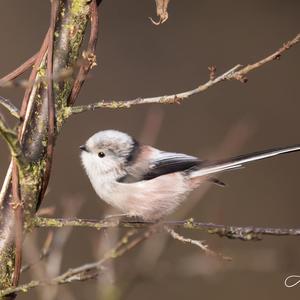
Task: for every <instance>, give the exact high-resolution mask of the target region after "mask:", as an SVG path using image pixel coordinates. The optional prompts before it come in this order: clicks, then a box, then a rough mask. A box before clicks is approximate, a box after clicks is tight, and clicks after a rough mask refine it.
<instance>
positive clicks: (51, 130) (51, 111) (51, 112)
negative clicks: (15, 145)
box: [37, 0, 58, 207]
mask: <svg viewBox="0 0 300 300" xmlns="http://www.w3.org/2000/svg"><path fill="white" fill-rule="evenodd" d="M57 10H58V1H57V0H53V1H52V2H51V16H50V27H49V34H48V39H49V41H48V53H47V97H48V136H47V139H48V144H47V150H46V151H47V155H46V159H45V161H46V166H45V174H44V178H43V182H42V188H41V192H40V195H39V200H38V205H37V207H38V206H39V205H40V203H41V201H42V199H43V197H44V195H45V192H46V189H47V186H48V182H49V178H50V173H51V166H52V158H53V150H54V140H55V105H54V98H53V45H54V32H55V22H56V16H57Z"/></svg>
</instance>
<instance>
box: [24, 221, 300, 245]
mask: <svg viewBox="0 0 300 300" xmlns="http://www.w3.org/2000/svg"><path fill="white" fill-rule="evenodd" d="M155 224H157V223H155V222H144V221H131V220H122V219H118V218H104V219H100V220H94V219H79V218H73V219H62V218H45V217H35V218H34V219H33V220H32V224H27V226H30V227H39V228H61V227H65V226H74V227H90V228H95V229H98V230H99V229H107V228H115V227H121V228H135V229H144V228H148V227H151V226H153V225H155ZM158 225H161V227H162V228H163V226H168V227H173V228H183V229H188V230H198V231H202V232H205V233H209V234H215V235H218V236H220V237H226V238H229V239H240V240H243V241H251V240H260V239H261V238H262V236H263V235H272V236H300V228H270V227H255V226H231V225H220V224H214V223H203V222H196V221H194V220H193V219H188V220H182V221H163V222H160V223H159V224H158Z"/></svg>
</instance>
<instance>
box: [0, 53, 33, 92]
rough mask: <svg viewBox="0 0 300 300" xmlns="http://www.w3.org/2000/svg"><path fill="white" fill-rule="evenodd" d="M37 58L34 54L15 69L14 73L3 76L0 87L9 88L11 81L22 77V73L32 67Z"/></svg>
mask: <svg viewBox="0 0 300 300" xmlns="http://www.w3.org/2000/svg"><path fill="white" fill-rule="evenodd" d="M37 56H38V53H36V54H34V55H33V56H32V57H30V58H29V59H27V60H26V61H25V62H24V63H23V64H22V65H21V66H19V67H18V68H16V69H15V70H14V71H12V72H10V73H9V74H7V75H5V76H4V77H2V78H1V79H0V86H1V87H5V86H10V85H11V84H13V83H12V80H14V79H15V78H17V77H18V76H20V75H22V74H23V73H24V72H26V71H27V70H28V69H29V68H30V67H31V66H33V64H34V62H35V61H36V59H37Z"/></svg>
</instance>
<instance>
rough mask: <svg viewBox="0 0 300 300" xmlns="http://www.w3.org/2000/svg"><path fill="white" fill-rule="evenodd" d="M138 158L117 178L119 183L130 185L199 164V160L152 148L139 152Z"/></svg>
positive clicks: (195, 166) (196, 166)
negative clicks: (123, 174) (124, 173)
mask: <svg viewBox="0 0 300 300" xmlns="http://www.w3.org/2000/svg"><path fill="white" fill-rule="evenodd" d="M147 147H148V146H147ZM140 156H141V157H137V158H136V160H135V161H134V163H132V164H129V165H128V166H127V167H126V171H127V174H126V175H125V176H123V177H121V178H119V180H118V181H119V182H126V183H131V182H137V181H141V180H151V179H153V178H156V177H158V176H161V175H165V174H170V173H174V172H181V171H188V170H190V169H191V168H198V167H199V165H200V164H201V160H199V159H198V158H197V157H194V156H189V155H186V154H181V153H173V152H164V151H159V150H157V149H155V148H152V147H148V148H147V149H146V150H144V151H141V154H140Z"/></svg>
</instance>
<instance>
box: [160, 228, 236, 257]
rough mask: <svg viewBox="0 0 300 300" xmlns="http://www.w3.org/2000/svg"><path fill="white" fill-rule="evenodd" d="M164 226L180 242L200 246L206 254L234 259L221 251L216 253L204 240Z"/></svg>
mask: <svg viewBox="0 0 300 300" xmlns="http://www.w3.org/2000/svg"><path fill="white" fill-rule="evenodd" d="M164 228H165V230H166V231H167V232H168V233H169V234H170V236H171V237H172V238H173V239H174V240H177V241H180V242H182V243H185V244H186V243H188V244H191V245H195V246H197V247H199V248H200V249H201V250H202V251H203V252H204V253H205V254H208V255H211V256H215V257H219V258H221V259H223V260H228V261H229V260H232V259H231V258H230V257H228V256H224V255H223V254H221V253H216V252H215V251H213V250H211V249H209V248H208V245H207V244H205V243H204V241H199V240H193V239H191V238H186V237H184V236H182V235H180V234H179V233H178V232H176V231H175V230H174V229H172V228H170V227H168V226H165V227H164Z"/></svg>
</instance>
